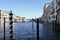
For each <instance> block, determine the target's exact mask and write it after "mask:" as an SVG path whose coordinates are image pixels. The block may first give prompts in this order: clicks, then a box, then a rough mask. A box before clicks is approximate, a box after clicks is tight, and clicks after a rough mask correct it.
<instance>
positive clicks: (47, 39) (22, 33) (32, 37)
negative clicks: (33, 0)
mask: <svg viewBox="0 0 60 40" xmlns="http://www.w3.org/2000/svg"><path fill="white" fill-rule="evenodd" d="M52 30H53V29H52V25H50V24H48V25H46V24H39V36H40V40H56V39H57V37H56V34H55V33H54V32H53V31H52ZM9 31H10V29H9V24H8V23H6V40H9V36H10V35H9ZM13 31H14V32H13V33H14V34H13V35H14V39H15V40H36V23H35V22H34V27H33V30H32V22H25V23H14V24H13ZM3 36H4V35H3V24H2V26H1V27H0V40H3Z"/></svg>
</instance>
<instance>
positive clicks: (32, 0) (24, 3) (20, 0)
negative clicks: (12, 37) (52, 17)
mask: <svg viewBox="0 0 60 40" xmlns="http://www.w3.org/2000/svg"><path fill="white" fill-rule="evenodd" d="M51 1H52V0H0V10H6V11H10V10H12V11H13V13H14V14H15V15H17V16H21V17H27V18H35V17H37V18H38V17H41V16H42V15H43V6H44V4H45V3H49V2H51Z"/></svg>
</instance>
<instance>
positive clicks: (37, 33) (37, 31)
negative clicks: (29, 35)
mask: <svg viewBox="0 0 60 40" xmlns="http://www.w3.org/2000/svg"><path fill="white" fill-rule="evenodd" d="M37 40H39V19H37Z"/></svg>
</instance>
